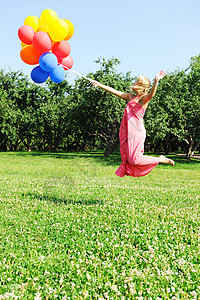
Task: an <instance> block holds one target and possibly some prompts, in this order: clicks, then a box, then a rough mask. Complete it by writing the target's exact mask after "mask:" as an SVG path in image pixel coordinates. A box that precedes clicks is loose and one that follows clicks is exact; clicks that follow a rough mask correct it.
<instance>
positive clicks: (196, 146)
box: [186, 141, 200, 159]
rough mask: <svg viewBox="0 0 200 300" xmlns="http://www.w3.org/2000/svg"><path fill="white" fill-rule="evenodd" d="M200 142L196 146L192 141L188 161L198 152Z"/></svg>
mask: <svg viewBox="0 0 200 300" xmlns="http://www.w3.org/2000/svg"><path fill="white" fill-rule="evenodd" d="M199 144H200V141H198V142H197V143H196V144H195V143H194V141H192V144H191V145H190V147H189V149H188V152H187V157H186V158H187V159H191V158H192V156H193V155H194V153H195V151H196V150H197V148H198V147H199ZM193 146H194V147H193Z"/></svg>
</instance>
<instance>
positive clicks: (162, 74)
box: [156, 71, 165, 81]
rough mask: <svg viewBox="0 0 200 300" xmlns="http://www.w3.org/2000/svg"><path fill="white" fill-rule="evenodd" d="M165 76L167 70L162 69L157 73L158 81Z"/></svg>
mask: <svg viewBox="0 0 200 300" xmlns="http://www.w3.org/2000/svg"><path fill="white" fill-rule="evenodd" d="M164 76H165V72H164V71H160V72H159V73H158V74H157V75H156V81H159V80H160V79H162V78H163V77H164Z"/></svg>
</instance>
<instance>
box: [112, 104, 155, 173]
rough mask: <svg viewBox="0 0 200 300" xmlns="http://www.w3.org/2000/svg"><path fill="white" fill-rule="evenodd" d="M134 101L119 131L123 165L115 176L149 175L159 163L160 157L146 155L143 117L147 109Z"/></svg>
mask: <svg viewBox="0 0 200 300" xmlns="http://www.w3.org/2000/svg"><path fill="white" fill-rule="evenodd" d="M134 99H135V98H133V99H132V100H131V101H130V102H129V103H128V104H127V106H126V108H125V111H124V115H123V118H122V122H121V126H120V131H119V138H120V152H121V160H122V164H121V165H120V167H119V168H118V169H117V171H116V172H115V174H116V175H117V176H120V177H124V176H125V175H127V176H133V177H140V176H144V175H147V174H148V173H149V172H151V170H152V169H153V168H155V167H156V166H157V165H158V163H159V158H158V157H151V156H146V155H144V142H145V139H146V130H145V127H144V123H143V117H144V113H145V109H144V108H143V106H142V105H140V104H139V103H137V102H135V101H134Z"/></svg>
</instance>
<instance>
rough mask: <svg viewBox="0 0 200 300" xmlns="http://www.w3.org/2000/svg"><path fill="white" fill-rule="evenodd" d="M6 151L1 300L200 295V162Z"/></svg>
mask: <svg viewBox="0 0 200 300" xmlns="http://www.w3.org/2000/svg"><path fill="white" fill-rule="evenodd" d="M172 159H175V161H176V165H175V167H174V168H173V167H171V166H167V165H158V166H157V167H156V168H155V169H154V170H153V171H152V172H151V173H149V174H148V175H147V176H145V177H141V178H132V177H125V178H123V179H122V178H119V177H117V176H116V175H115V170H116V169H117V167H118V166H119V164H120V156H119V155H118V154H115V155H112V156H111V157H110V158H108V159H105V158H104V157H103V154H102V153H98V152H96V153H56V154H55V153H38V152H33V153H25V152H10V153H0V249H1V251H0V257H1V258H0V295H1V296H0V299H35V300H39V299H63V300H65V299H86V298H87V299H122V300H123V299H138V300H143V299H152V300H153V299H157V300H159V299H174V300H175V299H198V298H200V226H199V225H200V220H199V216H200V204H199V198H200V192H199V171H200V161H197V160H196V161H195V160H192V161H191V162H187V161H185V160H184V159H183V158H181V157H179V156H173V157H172Z"/></svg>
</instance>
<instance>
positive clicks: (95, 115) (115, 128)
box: [76, 58, 133, 156]
mask: <svg viewBox="0 0 200 300" xmlns="http://www.w3.org/2000/svg"><path fill="white" fill-rule="evenodd" d="M96 62H97V63H100V65H101V68H100V70H98V71H97V72H96V73H94V74H88V75H87V76H88V77H90V78H92V79H95V80H97V81H100V82H101V83H103V84H105V85H109V86H112V87H113V88H115V89H118V90H122V91H127V92H128V91H129V90H130V86H131V83H132V80H133V78H132V77H131V76H130V73H127V74H126V75H123V74H122V73H116V69H115V67H116V66H117V65H118V64H119V63H120V62H119V60H118V59H110V60H108V61H106V60H105V59H104V58H100V59H99V60H97V61H96ZM76 90H77V93H78V94H79V96H80V99H81V102H80V103H79V104H78V107H77V110H76V120H77V127H79V128H80V129H81V132H82V134H83V141H84V143H83V144H84V146H86V145H87V144H89V145H92V146H95V145H97V146H99V147H100V148H105V156H109V154H110V153H111V152H113V151H114V150H115V149H116V147H118V145H119V138H118V137H119V127H120V122H121V119H122V115H123V111H124V108H125V106H126V101H125V100H123V99H120V98H118V97H116V96H113V95H112V94H110V93H107V92H105V91H103V90H99V89H95V88H91V85H90V84H89V83H88V82H86V81H85V80H84V79H82V78H81V79H79V80H77V81H76Z"/></svg>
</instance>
